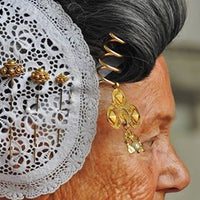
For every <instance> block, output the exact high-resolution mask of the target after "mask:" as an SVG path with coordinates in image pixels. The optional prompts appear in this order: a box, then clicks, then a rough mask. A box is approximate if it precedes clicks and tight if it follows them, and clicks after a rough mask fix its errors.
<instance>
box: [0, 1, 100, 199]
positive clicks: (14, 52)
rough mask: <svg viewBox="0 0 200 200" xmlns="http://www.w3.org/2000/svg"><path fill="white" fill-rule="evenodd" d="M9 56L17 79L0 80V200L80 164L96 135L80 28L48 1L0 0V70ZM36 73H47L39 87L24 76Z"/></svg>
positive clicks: (59, 180)
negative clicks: (20, 70)
mask: <svg viewBox="0 0 200 200" xmlns="http://www.w3.org/2000/svg"><path fill="white" fill-rule="evenodd" d="M10 59H12V60H15V61H17V62H18V63H20V65H21V66H23V67H24V69H25V74H23V75H21V76H19V77H17V78H13V85H12V86H11V84H10V81H11V80H10V79H8V78H3V77H0V197H7V198H9V199H13V200H18V199H23V198H24V197H27V198H35V197H38V196H40V195H42V194H48V193H52V192H54V191H55V190H56V189H58V188H59V186H60V185H61V184H63V183H65V182H67V181H68V180H69V179H70V178H71V177H72V175H73V174H75V173H76V172H77V171H78V170H80V168H81V167H82V165H83V163H84V160H85V157H86V156H87V155H88V153H89V150H90V147H91V143H92V140H93V137H94V135H95V133H96V120H97V113H98V100H99V93H98V78H97V76H96V73H95V67H94V61H93V59H92V57H91V56H90V53H89V49H88V46H87V45H86V43H85V41H84V39H83V36H82V34H81V31H80V29H79V28H78V27H77V26H76V25H75V24H74V23H73V22H72V21H71V19H70V17H69V16H68V15H67V14H66V13H65V12H64V11H63V9H62V8H61V6H60V5H58V4H57V3H55V2H54V1H52V0H0V66H1V67H2V66H3V65H4V64H5V63H6V62H7V61H8V60H10ZM39 68H43V69H44V70H45V71H46V72H48V74H49V76H50V80H49V81H47V82H46V83H45V84H42V85H38V84H36V83H34V82H33V81H31V79H30V76H31V73H32V72H33V71H34V70H36V69H39ZM60 73H63V74H65V75H66V76H67V78H68V81H67V82H66V83H65V84H62V85H59V84H56V82H55V78H56V77H57V76H58V75H59V74H60ZM61 92H62V101H60V98H61V97H60V93H61ZM11 97H12V110H11V109H10V101H11ZM36 101H38V102H37V103H38V105H39V108H38V109H36ZM60 104H61V105H62V109H60ZM36 125H37V139H36V143H37V145H36V146H35V144H34V128H35V127H36ZM10 128H12V132H13V139H12V140H13V141H12V143H13V144H12V145H13V156H12V157H11V156H10V154H9V152H10V151H9V149H10V137H9V134H10ZM58 130H60V133H61V137H60V140H59V141H58V138H57V137H58V136H57V132H58ZM34 148H35V149H36V158H35V159H34Z"/></svg>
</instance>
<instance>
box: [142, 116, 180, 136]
mask: <svg viewBox="0 0 200 200" xmlns="http://www.w3.org/2000/svg"><path fill="white" fill-rule="evenodd" d="M175 118H176V115H175V114H170V113H161V112H159V113H156V114H155V115H154V116H153V117H152V118H149V119H146V120H145V122H144V126H148V131H150V130H151V129H152V126H151V125H153V124H154V123H155V124H156V123H157V122H159V126H166V125H170V124H171V123H172V121H173V120H174V119H175ZM142 123H143V122H142ZM146 131H147V130H146ZM146 131H144V134H145V133H146ZM148 131H147V132H148Z"/></svg>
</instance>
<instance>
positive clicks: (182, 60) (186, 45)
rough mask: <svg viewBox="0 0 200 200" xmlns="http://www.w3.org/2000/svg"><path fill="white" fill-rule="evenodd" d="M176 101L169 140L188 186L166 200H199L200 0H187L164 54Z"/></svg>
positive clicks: (168, 196)
mask: <svg viewBox="0 0 200 200" xmlns="http://www.w3.org/2000/svg"><path fill="white" fill-rule="evenodd" d="M164 55H165V58H166V60H167V63H168V66H169V70H170V75H171V83H172V88H173V92H174V96H175V100H176V106H177V111H176V112H177V113H176V120H175V122H174V124H173V126H172V130H171V140H172V143H173V144H174V146H175V149H176V151H177V153H178V155H179V156H180V158H181V159H182V160H183V162H184V163H185V165H186V166H187V168H188V169H189V172H190V175H191V183H190V185H189V187H188V188H186V189H185V190H184V191H182V192H180V193H177V194H168V195H167V198H166V199H167V200H199V199H200V0H188V19H187V21H186V24H185V26H184V28H183V30H182V32H181V33H180V35H179V36H178V37H177V38H176V40H174V42H173V43H172V44H171V45H170V46H169V47H168V48H167V50H166V51H165V53H164Z"/></svg>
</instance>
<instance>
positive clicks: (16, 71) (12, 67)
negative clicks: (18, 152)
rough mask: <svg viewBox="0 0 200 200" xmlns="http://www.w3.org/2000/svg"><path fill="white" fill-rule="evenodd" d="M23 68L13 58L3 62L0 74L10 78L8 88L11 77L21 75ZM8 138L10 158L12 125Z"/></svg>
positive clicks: (11, 97) (11, 80)
mask: <svg viewBox="0 0 200 200" xmlns="http://www.w3.org/2000/svg"><path fill="white" fill-rule="evenodd" d="M24 72H25V70H24V68H23V67H22V66H21V65H19V64H18V63H17V62H16V61H14V60H9V61H8V62H7V63H5V64H4V66H3V67H2V68H0V75H1V77H3V78H8V79H10V84H9V86H10V88H11V89H13V85H14V81H13V79H14V78H16V77H19V76H21V75H22V74H24ZM12 110H13V96H12V94H11V95H10V111H12ZM9 140H10V145H9V146H10V158H12V157H13V127H10V128H9Z"/></svg>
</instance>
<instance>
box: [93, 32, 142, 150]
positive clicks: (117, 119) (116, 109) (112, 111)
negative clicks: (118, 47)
mask: <svg viewBox="0 0 200 200" xmlns="http://www.w3.org/2000/svg"><path fill="white" fill-rule="evenodd" d="M109 35H110V37H111V39H110V40H109V43H119V44H122V45H124V44H125V42H124V41H123V40H121V39H120V38H118V37H117V36H116V35H115V34H113V33H109ZM104 49H105V51H106V53H105V54H104V56H103V57H102V58H101V59H99V63H100V64H101V66H100V67H99V68H98V69H97V73H98V75H99V77H100V78H101V81H102V82H106V83H108V84H110V85H112V86H113V87H114V90H113V93H112V105H110V106H109V107H108V109H107V120H108V122H109V123H110V125H111V126H112V127H113V128H114V129H120V128H121V127H122V128H124V129H125V133H124V140H125V143H126V145H127V149H128V152H129V153H135V152H137V153H141V152H144V148H143V145H142V143H141V142H140V139H139V137H138V136H136V135H135V134H134V132H133V131H132V129H134V128H137V127H138V125H139V124H140V114H139V112H138V109H137V108H136V107H135V106H134V105H131V104H128V103H127V99H126V96H125V94H124V92H123V91H122V90H121V89H119V86H120V85H119V83H117V82H113V81H110V80H108V79H106V78H105V77H104V76H103V75H102V74H101V71H102V70H105V69H107V70H110V71H113V72H120V69H118V68H117V67H113V66H111V65H109V64H107V63H106V62H105V61H104V60H105V58H107V57H116V58H123V55H121V54H119V53H117V52H115V51H114V50H112V49H111V48H110V47H109V46H108V45H104Z"/></svg>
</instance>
